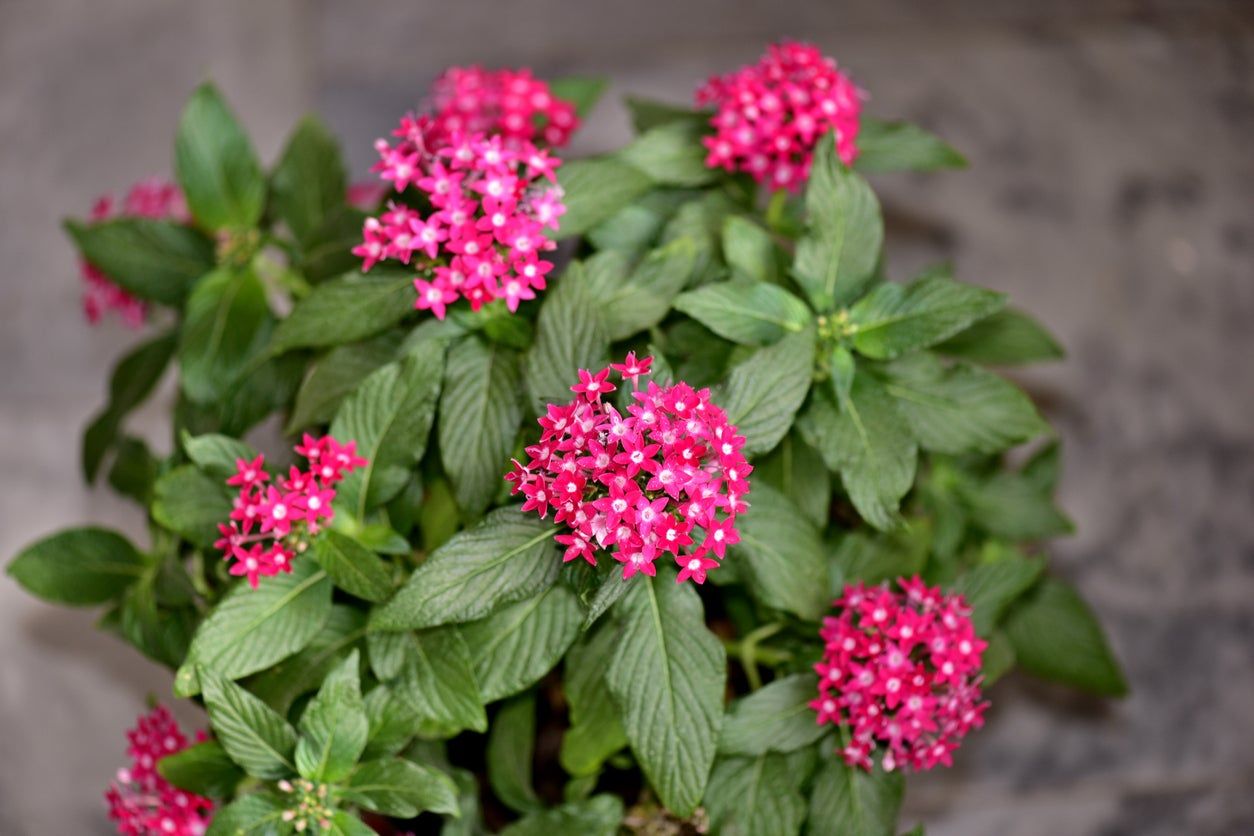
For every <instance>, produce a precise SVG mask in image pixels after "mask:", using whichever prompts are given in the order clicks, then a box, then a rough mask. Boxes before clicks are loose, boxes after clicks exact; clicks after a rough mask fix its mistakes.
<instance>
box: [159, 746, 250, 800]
mask: <svg viewBox="0 0 1254 836" xmlns="http://www.w3.org/2000/svg"><path fill="white" fill-rule="evenodd" d="M157 771H158V772H160V773H161V777H162V778H165V779H166V780H167V781H169V782H170V783H171V784H173V785H174V786H176V787H178V788H179V789H181V790H187V791H188V792H190V793H195V794H196V795H204V796H208V797H210V798H233V797H234V796H235V788H236V787H237V786H239V782H240V781H242V780H243V779H244V772H243V770H241V769H240V768H239V767H238V766H236V765H235V761H233V760H231V758H230V756H229V755H228V754H227V753H226V750H225V749H223V748H222V744H221V743H219V742H218V741H216V740H206V741H204V742H203V743H194V744H192V745H191V746H188V747H187V748H186V749H183V750H182V751H180V752H175V753H174V754H173V755H166V756H165V757H164V758H162V759H161V760H159V761H157Z"/></svg>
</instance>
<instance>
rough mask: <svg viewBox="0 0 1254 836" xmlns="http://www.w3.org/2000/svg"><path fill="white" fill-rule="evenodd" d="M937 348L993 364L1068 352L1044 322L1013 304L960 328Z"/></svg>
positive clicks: (1055, 356) (1053, 357)
mask: <svg viewBox="0 0 1254 836" xmlns="http://www.w3.org/2000/svg"><path fill="white" fill-rule="evenodd" d="M936 350H937V351H939V352H941V353H942V354H948V355H949V356H951V357H961V358H963V359H964V360H972V361H974V362H976V363H985V364H988V365H991V366H1017V365H1022V364H1024V363H1039V362H1041V361H1042V360H1060V359H1062V357H1063V356H1065V355H1064V352H1063V350H1062V346H1060V345H1059V344H1058V341H1057V340H1055V339H1054V337H1053V335H1051V334H1050V333H1049V332H1048V331H1046V330H1045V328H1044V326H1042V325H1041V324H1040V323H1039V322H1037V321H1036V320H1035V319H1032V318H1031V317H1030V316H1028V315H1027V314H1025V313H1023V312H1022V311H1016V310H1012V309H1009V308H1007V309H1004V310H1000V311H998V312H997V313H994V314H991V315H990V316H988V317H986V318H984V319H982V320H980V321H979V322H977V323H975V324H974V325H972V326H970V327H969V328H966V329H965V330H962V331H959V332H958V333H957V334H955V335H954V336H952V337H950V338H949V339H947V340H945V341H944V342H943V343H941V344H940V345H938V346H936Z"/></svg>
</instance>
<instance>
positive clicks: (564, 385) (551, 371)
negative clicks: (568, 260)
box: [524, 265, 609, 410]
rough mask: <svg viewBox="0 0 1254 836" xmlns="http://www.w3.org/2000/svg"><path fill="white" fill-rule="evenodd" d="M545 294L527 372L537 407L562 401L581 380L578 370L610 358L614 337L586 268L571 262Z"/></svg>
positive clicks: (599, 366)
mask: <svg viewBox="0 0 1254 836" xmlns="http://www.w3.org/2000/svg"><path fill="white" fill-rule="evenodd" d="M555 285H556V286H555V287H553V289H552V290H550V291H548V292H547V293H545V296H544V304H543V305H541V306H540V316H539V319H538V321H537V324H536V340H535V344H534V345H532V347H531V350H530V351H529V352H527V359H526V363H525V364H524V368H525V371H524V376H525V377H526V380H527V389H528V391H529V392H530V393H531V399H532V403H533V406H534V407H535V408H536V409H537V410H542V407H541V404H545V403H549V402H554V401H556V402H563V401H566V400H568V399H569V397H570V387H571V385H572V384H575V383H578V382H579V375H578V370H579V369H592V370H594V371H595V370H597V369H599V368H601V367H602V366H603V364H604V362H605V353H606V349H607V348H608V347H609V339H608V338H607V336H606V333H605V328H604V327H603V326H602V324H601V313H600V311H599V310H598V307H599V305H600V301H599V300H595V301H594V299H595V297H594V296H593V294H592V292H591V291H590V289H589V288H588V286H587V283H586V282H585V280H584V271H583V269H582V267H575V266H574V265H572V267H571V269H569V270H567V271H566V274H565V275H563V276H562V278H560V279H558V280H557V281H556V282H555Z"/></svg>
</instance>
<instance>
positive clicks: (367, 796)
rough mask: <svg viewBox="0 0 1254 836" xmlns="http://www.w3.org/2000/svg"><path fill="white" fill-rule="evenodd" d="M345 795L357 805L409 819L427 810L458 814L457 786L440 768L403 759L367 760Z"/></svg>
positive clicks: (355, 774) (354, 774)
mask: <svg viewBox="0 0 1254 836" xmlns="http://www.w3.org/2000/svg"><path fill="white" fill-rule="evenodd" d="M345 794H346V795H347V796H348V798H349V799H351V800H352V802H353V803H355V804H360V805H361V806H362V807H365V808H366V809H367V810H373V811H375V812H376V813H383V814H384V815H388V816H396V817H397V818H402V819H409V818H413V817H414V816H416V815H418V814H419V813H421V812H423V811H430V812H432V813H451V814H453V815H456V814H457V811H458V806H457V787H456V786H454V785H453V782H452V780H450V779H449V777H448V776H447V775H445V774H444V773H443V772H440V771H439V770H438V769H432V768H431V767H429V766H422V765H420V764H416V763H414V762H413V761H408V760H402V759H400V758H395V759H389V760H375V761H367V762H366V763H363V764H362V765H361V766H359V767H357V769H356V771H355V772H353V775H352V777H351V778H350V779H349V782H348V787H347V789H346V791H345Z"/></svg>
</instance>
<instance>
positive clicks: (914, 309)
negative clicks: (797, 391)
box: [849, 274, 1006, 359]
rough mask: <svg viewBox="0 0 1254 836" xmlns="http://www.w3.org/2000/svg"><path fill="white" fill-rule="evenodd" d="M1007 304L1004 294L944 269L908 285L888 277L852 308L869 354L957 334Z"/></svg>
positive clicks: (859, 340)
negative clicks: (945, 273)
mask: <svg viewBox="0 0 1254 836" xmlns="http://www.w3.org/2000/svg"><path fill="white" fill-rule="evenodd" d="M1005 304H1006V297H1005V296H1003V295H1002V294H1000V293H994V292H993V291H991V290H985V289H984V288H982V287H976V286H974V285H969V284H963V283H962V282H956V281H954V280H953V279H950V278H948V277H946V276H943V275H939V274H933V275H927V276H924V277H923V278H921V279H919V280H918V281H916V282H913V283H912V284H908V285H900V284H894V283H892V282H885V283H883V284H881V285H878V286H876V288H875V289H874V290H872V291H871V292H870V293H868V294H867V295H866V296H865V297H863V298H862V299H860V300H859V301H858V303H857V304H856V305H854V306H853V307H852V308H850V309H849V318H850V320H852V321H853V323H854V324H855V325H856V326H857V331H856V333H855V334H854V337H853V345H854V348H856V349H857V350H858V351H860V352H861V353H863V354H865V355H866V356H867V357H874V358H876V359H890V358H893V357H898V356H900V355H902V354H904V353H906V352H908V351H914V350H915V349H919V348H926V347H928V346H930V345H934V344H935V343H938V342H941V341H942V340H945V339H947V338H949V337H952V336H953V335H954V334H957V333H958V332H959V331H961V330H962V329H964V328H966V327H968V326H969V325H971V324H972V323H974V322H978V321H979V320H981V319H983V318H984V317H986V316H989V315H990V314H993V313H995V312H997V311H998V310H999V309H1000V308H1001V307H1002V306H1003V305H1005Z"/></svg>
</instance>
